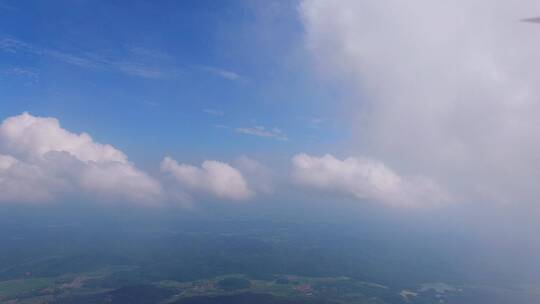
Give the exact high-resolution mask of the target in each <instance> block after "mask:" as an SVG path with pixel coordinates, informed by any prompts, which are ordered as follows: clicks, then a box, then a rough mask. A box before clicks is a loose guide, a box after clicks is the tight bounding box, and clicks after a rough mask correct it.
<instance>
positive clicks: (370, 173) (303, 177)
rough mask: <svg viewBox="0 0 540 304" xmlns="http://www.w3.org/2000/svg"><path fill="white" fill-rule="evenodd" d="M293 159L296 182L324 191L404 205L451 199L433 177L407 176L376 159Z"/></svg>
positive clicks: (435, 203)
mask: <svg viewBox="0 0 540 304" xmlns="http://www.w3.org/2000/svg"><path fill="white" fill-rule="evenodd" d="M292 163H293V179H294V181H295V182H297V183H298V184H300V185H304V186H308V187H312V188H315V189H318V190H321V191H328V192H332V193H336V194H338V195H346V196H352V197H354V198H356V199H361V200H372V201H377V202H381V203H384V204H388V205H393V206H401V207H410V206H424V205H437V204H441V203H444V202H445V201H446V200H447V195H446V194H444V193H443V192H442V191H441V190H440V189H439V188H438V187H437V186H436V184H435V183H433V182H432V181H430V180H428V179H425V178H422V177H409V178H404V177H402V176H399V175H398V174H396V173H395V172H394V171H392V170H391V169H390V168H388V167H387V166H385V165H384V164H383V163H381V162H378V161H376V160H373V159H368V158H353V157H349V158H346V159H344V160H340V159H337V158H335V157H334V156H332V155H329V154H327V155H325V156H323V157H315V156H310V155H307V154H298V155H296V156H295V157H294V158H293V160H292Z"/></svg>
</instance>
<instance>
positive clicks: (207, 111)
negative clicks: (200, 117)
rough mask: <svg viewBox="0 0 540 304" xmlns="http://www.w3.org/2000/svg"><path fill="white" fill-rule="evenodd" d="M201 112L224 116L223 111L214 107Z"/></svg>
mask: <svg viewBox="0 0 540 304" xmlns="http://www.w3.org/2000/svg"><path fill="white" fill-rule="evenodd" d="M203 112H204V113H206V114H208V115H212V116H217V117H223V116H225V112H223V111H220V110H215V109H204V110H203Z"/></svg>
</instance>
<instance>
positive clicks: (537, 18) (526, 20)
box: [521, 17, 540, 23]
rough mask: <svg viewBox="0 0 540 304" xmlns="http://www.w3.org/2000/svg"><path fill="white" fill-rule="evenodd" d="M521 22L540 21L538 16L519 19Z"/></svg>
mask: <svg viewBox="0 0 540 304" xmlns="http://www.w3.org/2000/svg"><path fill="white" fill-rule="evenodd" d="M521 22H532V23H540V17H535V18H525V19H521Z"/></svg>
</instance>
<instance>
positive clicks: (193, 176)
mask: <svg viewBox="0 0 540 304" xmlns="http://www.w3.org/2000/svg"><path fill="white" fill-rule="evenodd" d="M161 171H162V172H164V173H167V174H170V175H171V177H172V178H174V180H175V181H176V184H177V186H178V187H180V189H182V190H184V191H187V192H192V193H196V194H203V195H207V196H211V197H214V198H218V199H223V200H231V201H243V200H247V199H249V198H251V197H252V196H253V195H254V193H253V191H251V190H250V189H249V187H248V184H247V182H246V180H245V179H244V176H243V175H242V173H240V171H238V170H237V169H235V168H233V167H232V166H230V165H229V164H227V163H223V162H218V161H209V160H207V161H204V162H203V163H202V164H201V166H200V167H195V166H191V165H186V164H179V163H178V162H177V161H175V160H174V159H172V158H170V157H166V158H165V159H164V160H163V161H162V162H161Z"/></svg>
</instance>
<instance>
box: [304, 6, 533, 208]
mask: <svg viewBox="0 0 540 304" xmlns="http://www.w3.org/2000/svg"><path fill="white" fill-rule="evenodd" d="M531 12H540V3H539V2H538V1H533V0H524V1H518V2H516V1H488V0H472V1H471V0H460V1H443V0H413V1H400V0H389V1H366V0H339V1H327V0H304V1H302V3H301V6H300V15H301V18H302V21H303V24H304V26H305V31H306V34H305V41H306V47H307V49H308V50H309V51H310V52H311V53H312V55H313V56H314V58H315V61H316V62H317V64H318V66H319V67H318V70H319V72H320V73H321V74H322V75H324V76H323V77H325V78H326V79H328V80H332V81H334V82H337V83H340V86H341V87H342V88H343V89H345V90H347V91H348V94H349V99H350V102H351V103H350V105H349V106H351V107H352V108H353V109H355V110H356V112H355V115H353V117H351V120H352V121H351V125H352V129H353V130H354V134H355V135H354V139H355V143H354V145H353V146H354V149H355V150H356V151H357V152H358V153H359V154H360V155H368V156H369V157H370V158H373V159H377V160H378V161H381V162H382V163H384V165H385V166H388V167H389V168H391V169H392V170H395V171H396V172H397V174H400V175H401V174H404V175H415V176H424V177H425V178H428V179H430V180H431V181H432V182H434V183H437V184H438V185H440V186H441V187H442V188H443V189H445V190H446V191H448V192H449V193H450V194H451V195H452V197H453V199H454V202H473V201H483V202H491V203H497V202H498V203H505V204H514V203H536V202H537V201H538V199H540V188H538V186H537V180H538V179H539V178H540V170H539V167H538V166H539V163H540V162H539V155H540V143H539V141H538V138H539V134H540V120H539V119H538V117H539V116H540V87H539V86H538V84H539V83H540V68H539V63H540V40H539V39H538V35H539V33H540V32H539V30H540V29H539V28H538V27H537V26H535V25H534V24H530V23H523V22H520V20H521V19H523V18H525V17H534V13H533V16H530V15H531Z"/></svg>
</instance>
